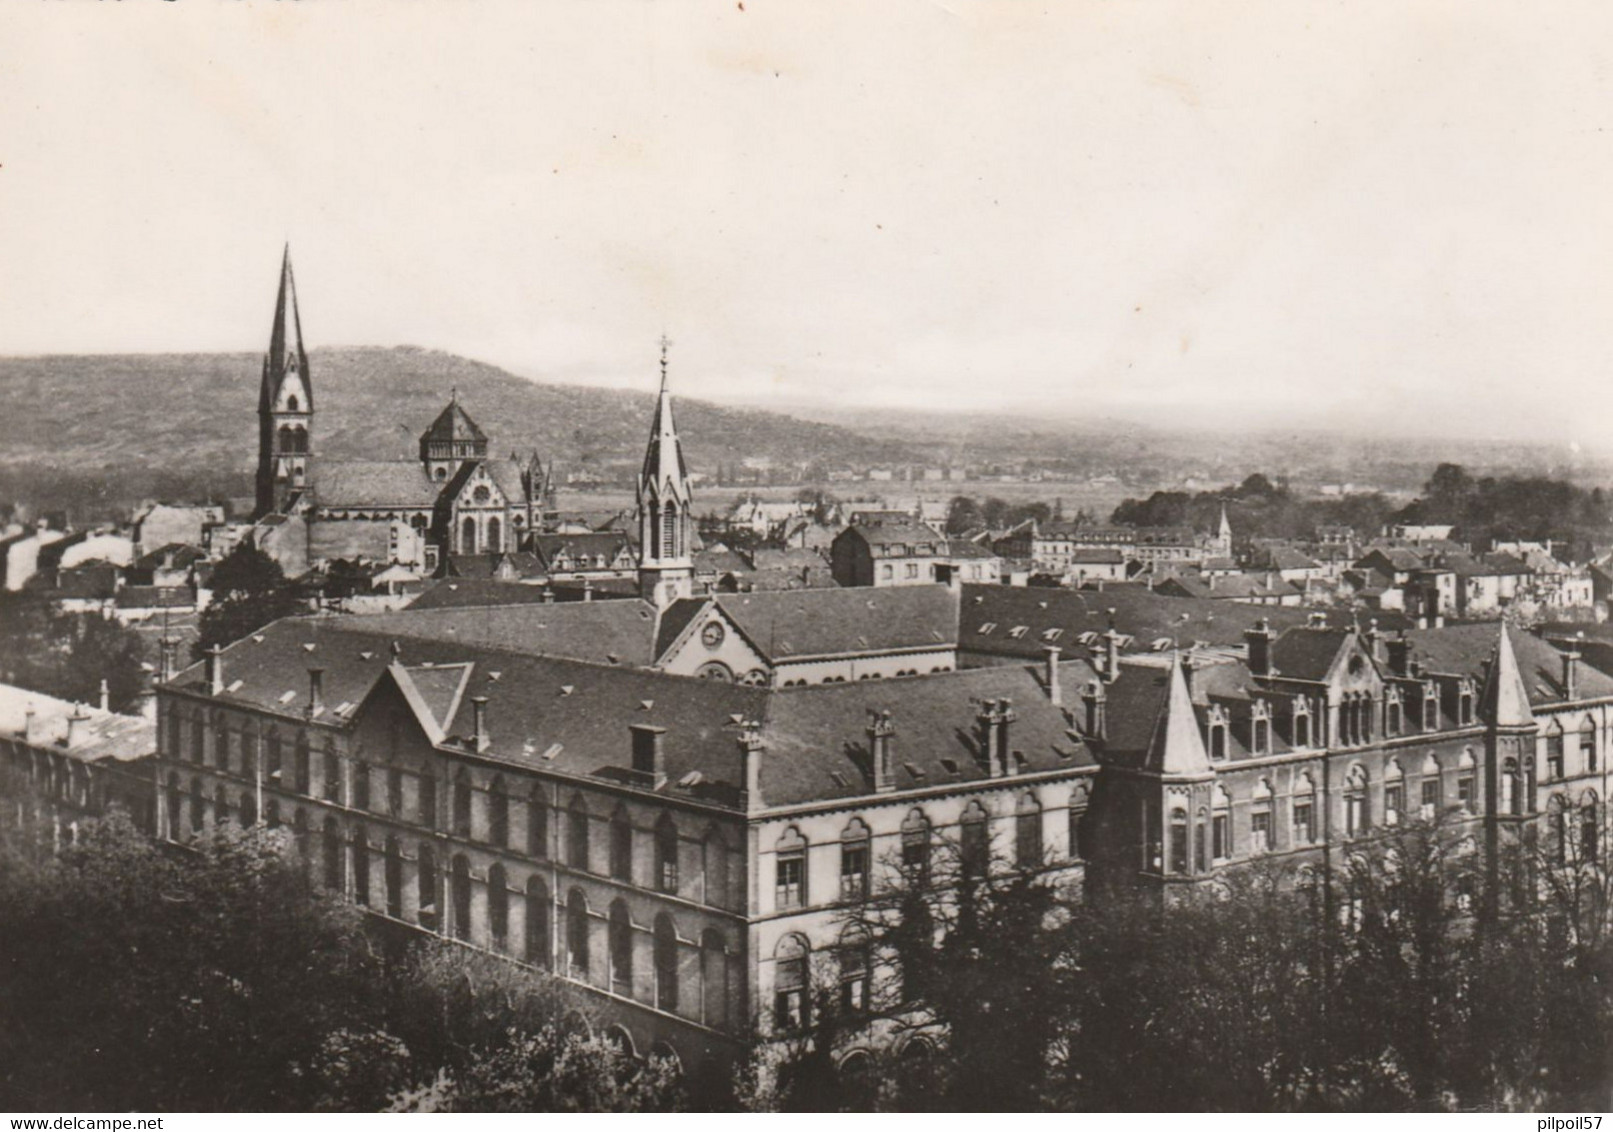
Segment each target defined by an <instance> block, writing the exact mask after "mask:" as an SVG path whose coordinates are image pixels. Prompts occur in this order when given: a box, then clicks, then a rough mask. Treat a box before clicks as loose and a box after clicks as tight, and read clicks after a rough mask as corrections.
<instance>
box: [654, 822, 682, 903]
mask: <svg viewBox="0 0 1613 1132" xmlns="http://www.w3.org/2000/svg"><path fill="white" fill-rule="evenodd" d="M655 885H656V887H657V888H659V889H660V890H661V891H662V892H674V893H675V892H677V891H678V827H677V823H675V822H674V821H673V820H672V815H671V814H665V813H664V814H662V815H661V816H660V818H658V819H657V820H656V823H655Z"/></svg>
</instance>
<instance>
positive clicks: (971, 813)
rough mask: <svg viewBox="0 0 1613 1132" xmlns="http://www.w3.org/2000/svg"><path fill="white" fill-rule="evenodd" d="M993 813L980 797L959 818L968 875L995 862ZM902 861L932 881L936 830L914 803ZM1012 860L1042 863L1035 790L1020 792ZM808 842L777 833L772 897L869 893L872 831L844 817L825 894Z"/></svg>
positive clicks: (779, 903) (1073, 836)
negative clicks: (814, 876) (834, 881)
mask: <svg viewBox="0 0 1613 1132" xmlns="http://www.w3.org/2000/svg"><path fill="white" fill-rule="evenodd" d="M990 818H991V815H990V814H989V813H988V812H987V811H986V808H985V806H983V805H982V804H981V803H980V801H979V800H978V799H976V800H973V801H971V802H970V803H969V805H968V806H967V807H966V808H965V809H964V812H963V814H962V815H961V816H960V818H959V819H958V867H959V870H960V872H961V873H962V874H963V875H964V876H965V877H971V876H981V875H984V873H985V872H986V870H987V869H988V868H989V867H990V864H991V835H990V824H989V823H990ZM1079 819H1080V811H1077V810H1071V811H1070V856H1071V857H1072V858H1073V857H1074V856H1075V854H1076V845H1077V832H1078V831H1077V826H1078V822H1079ZM900 832H901V855H900V858H899V862H900V864H899V867H900V870H901V872H902V873H903V874H904V879H906V880H907V881H908V882H909V883H914V884H919V885H924V884H928V883H929V882H930V880H931V879H932V878H931V871H932V867H933V864H934V830H933V828H932V826H931V824H930V820H929V819H928V818H927V817H925V815H924V812H923V811H922V810H919V809H916V808H915V809H913V810H910V811H909V812H908V815H907V817H906V818H905V819H903V821H902V825H901V831H900ZM1013 837H1014V840H1013V844H1014V865H1015V867H1016V868H1020V869H1037V868H1041V867H1042V865H1043V864H1044V856H1045V851H1046V850H1045V841H1044V830H1043V820H1042V805H1041V802H1040V801H1039V800H1038V799H1037V797H1036V795H1035V793H1034V792H1031V791H1027V792H1025V793H1024V794H1023V795H1021V796H1020V798H1019V800H1018V801H1017V803H1016V804H1015V808H1014V826H1013ZM809 848H810V846H809V844H808V842H807V839H806V837H805V836H804V835H803V834H802V833H801V831H800V829H799V827H797V826H793V825H792V826H789V827H788V828H787V829H785V831H784V833H783V834H782V835H781V836H780V837H779V840H778V843H777V844H776V845H775V847H774V855H773V872H774V876H773V881H774V883H773V903H774V906H775V907H776V908H778V909H779V910H781V911H788V910H791V909H797V908H805V907H807V906H808V905H810V904H811V903H813V901H814V899H815V898H816V899H818V902H820V903H823V902H832V901H838V902H840V903H847V904H850V903H858V902H860V901H863V900H866V899H868V897H869V894H870V890H871V882H870V876H871V872H872V867H873V856H872V850H873V835H872V833H871V832H870V830H869V828H868V826H867V824H866V823H865V822H864V821H863V820H862V819H861V818H857V817H854V818H852V819H851V820H850V821H849V822H847V823H846V827H845V829H843V830H842V831H841V833H840V839H839V842H838V848H839V854H840V869H839V884H838V886H837V889H836V891H835V893H834V894H832V896H831V897H829V898H828V899H827V900H825V899H823V898H821V897H815V894H813V893H811V892H810V891H809V886H808V875H809V870H808V868H807V852H808V850H809Z"/></svg>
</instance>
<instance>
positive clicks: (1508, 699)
mask: <svg viewBox="0 0 1613 1132" xmlns="http://www.w3.org/2000/svg"><path fill="white" fill-rule="evenodd" d="M1479 710H1480V711H1481V712H1482V714H1483V716H1484V719H1485V722H1487V723H1489V724H1490V725H1491V726H1493V727H1533V726H1534V722H1535V713H1534V709H1533V708H1531V707H1530V706H1529V689H1528V688H1527V687H1526V686H1525V685H1524V682H1523V673H1522V672H1521V671H1520V670H1519V669H1518V657H1517V654H1516V653H1514V652H1513V651H1512V638H1511V636H1509V635H1508V633H1507V623H1506V619H1505V618H1503V619H1502V621H1501V636H1500V639H1499V640H1498V641H1497V642H1496V646H1495V661H1494V663H1492V664H1491V665H1490V674H1489V678H1488V679H1487V680H1486V681H1485V683H1484V691H1483V694H1482V698H1481V703H1480V709H1479Z"/></svg>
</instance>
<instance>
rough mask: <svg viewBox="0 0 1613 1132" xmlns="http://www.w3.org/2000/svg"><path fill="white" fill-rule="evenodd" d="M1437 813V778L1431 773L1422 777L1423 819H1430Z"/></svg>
mask: <svg viewBox="0 0 1613 1132" xmlns="http://www.w3.org/2000/svg"><path fill="white" fill-rule="evenodd" d="M1437 813H1439V779H1437V778H1435V777H1434V776H1433V775H1429V776H1428V777H1426V778H1424V779H1423V820H1424V821H1432V820H1433V819H1434V815H1435V814H1437Z"/></svg>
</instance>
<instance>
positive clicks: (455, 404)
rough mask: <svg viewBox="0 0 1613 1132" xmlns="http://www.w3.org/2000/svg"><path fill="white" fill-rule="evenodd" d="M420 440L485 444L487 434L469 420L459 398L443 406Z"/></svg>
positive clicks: (468, 415)
mask: <svg viewBox="0 0 1613 1132" xmlns="http://www.w3.org/2000/svg"><path fill="white" fill-rule="evenodd" d="M420 438H421V439H422V440H443V441H447V440H479V441H482V442H483V443H485V442H486V441H487V434H486V433H485V432H483V431H482V430H481V429H480V428H478V427H477V425H476V422H475V421H473V420H471V419H470V414H469V413H467V412H466V411H465V407H464V406H463V405H461V404H460V403H459V398H458V397H455V398H453V399H452V400H451V401H449V402H448V404H447V405H446V406H444V408H443V411H442V412H440V413H438V414H437V419H436V420H434V421H432V422H431V425H430V426H429V427H428V428H427V429H426V431H425V432H424V433H422V434H421V437H420Z"/></svg>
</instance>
